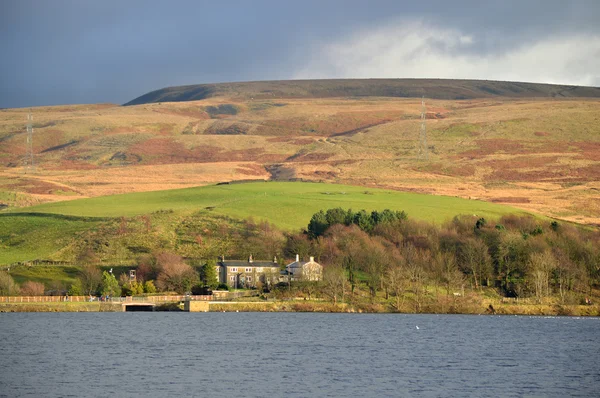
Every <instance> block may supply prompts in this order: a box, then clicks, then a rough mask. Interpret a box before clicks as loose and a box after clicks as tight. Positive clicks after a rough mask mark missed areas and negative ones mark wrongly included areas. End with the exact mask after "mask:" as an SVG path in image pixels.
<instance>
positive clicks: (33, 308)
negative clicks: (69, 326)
mask: <svg viewBox="0 0 600 398" xmlns="http://www.w3.org/2000/svg"><path fill="white" fill-rule="evenodd" d="M122 311H123V307H122V306H121V304H120V303H102V302H92V303H70V302H58V303H0V312H122Z"/></svg>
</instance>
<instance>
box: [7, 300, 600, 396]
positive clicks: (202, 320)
mask: <svg viewBox="0 0 600 398" xmlns="http://www.w3.org/2000/svg"><path fill="white" fill-rule="evenodd" d="M417 327H418V328H417ZM599 332H600V319H599V318H545V317H509V316H504V317H501V316H461V315H391V314H312V313H311V314H308V313H166V312H162V313H161V312H155V313H142V312H138V313H14V314H13V313H10V314H0V338H1V340H0V396H3V397H4V396H6V397H42V396H43V397H108V396H119V397H147V396H151V397H167V396H176V397H179V396H189V397H202V396H217V397H223V396H229V397H233V396H244V397H264V396H274V397H287V396H294V397H315V396H336V397H347V396H353V397H358V396H360V397H380V396H426V397H429V396H431V397H459V396H460V397H463V396H479V397H481V396H486V397H494V396H503V397H510V396H515V397H522V396H531V397H564V396H582V397H583V396H585V397H592V396H596V397H597V396H600V335H599Z"/></svg>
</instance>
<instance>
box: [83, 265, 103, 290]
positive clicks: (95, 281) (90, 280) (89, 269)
mask: <svg viewBox="0 0 600 398" xmlns="http://www.w3.org/2000/svg"><path fill="white" fill-rule="evenodd" d="M79 280H80V281H81V289H82V292H83V293H85V294H86V295H89V296H91V295H95V294H96V292H97V291H98V287H99V286H100V284H101V283H102V274H101V273H100V270H99V269H98V267H96V266H94V265H89V264H88V265H85V266H84V267H83V268H82V269H81V270H80V271H79Z"/></svg>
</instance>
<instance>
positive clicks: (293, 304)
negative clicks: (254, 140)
mask: <svg viewBox="0 0 600 398" xmlns="http://www.w3.org/2000/svg"><path fill="white" fill-rule="evenodd" d="M488 303H490V304H492V306H493V307H494V310H495V315H525V316H600V306H598V305H558V304H556V305H549V304H502V303H500V302H495V303H491V302H489V301H485V302H480V303H473V302H465V303H459V304H456V303H455V304H453V305H452V304H450V305H449V304H448V303H442V302H439V303H436V304H430V305H427V306H424V307H422V308H421V309H420V310H418V311H417V310H415V308H414V307H413V308H410V307H408V306H407V307H405V308H401V309H400V310H399V311H398V310H396V309H394V308H392V307H390V306H385V305H382V304H368V303H355V304H352V303H336V304H334V303H331V302H325V301H313V300H306V301H304V300H303V301H256V302H241V301H240V302H228V303H211V304H210V312H321V313H403V314H416V313H421V314H468V315H491V313H490V312H489V311H488V308H489V307H488V306H489V304H488ZM179 310H181V308H180V307H179V306H177V305H176V304H173V305H163V306H162V307H161V306H159V307H157V311H179ZM121 311H122V307H121V304H119V303H116V304H115V303H64V302H61V303H10V304H6V303H2V304H0V312H121Z"/></svg>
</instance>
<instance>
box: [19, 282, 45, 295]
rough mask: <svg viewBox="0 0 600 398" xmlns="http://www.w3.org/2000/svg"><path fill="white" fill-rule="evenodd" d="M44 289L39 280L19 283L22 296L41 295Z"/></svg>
mask: <svg viewBox="0 0 600 398" xmlns="http://www.w3.org/2000/svg"><path fill="white" fill-rule="evenodd" d="M45 290H46V287H45V286H44V284H43V283H41V282H33V281H27V282H25V283H23V285H21V294H22V295H24V296H43V295H44V291H45Z"/></svg>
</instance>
